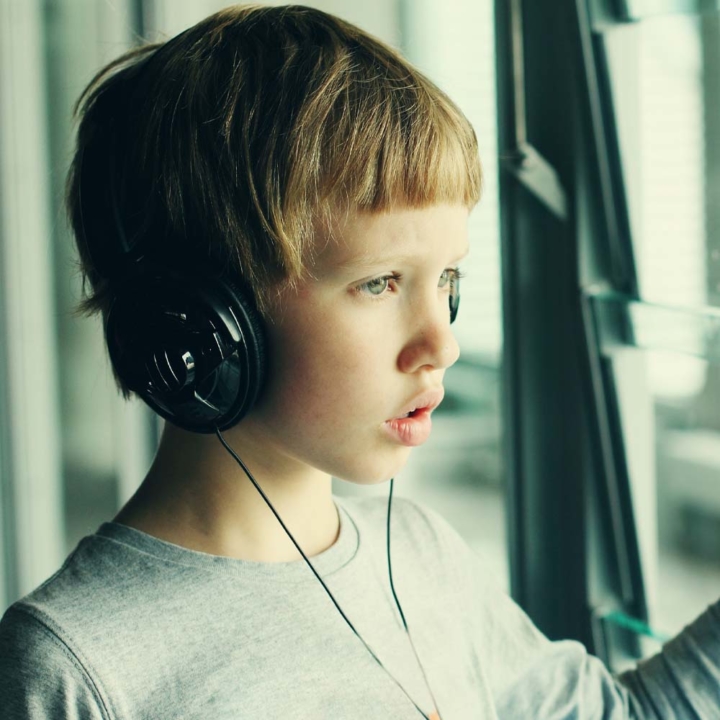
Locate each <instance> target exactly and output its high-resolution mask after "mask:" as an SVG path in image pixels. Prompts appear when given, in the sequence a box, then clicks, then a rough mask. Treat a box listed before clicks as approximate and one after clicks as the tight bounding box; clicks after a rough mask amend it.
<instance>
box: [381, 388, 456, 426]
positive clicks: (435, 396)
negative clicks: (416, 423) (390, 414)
mask: <svg viewBox="0 0 720 720" xmlns="http://www.w3.org/2000/svg"><path fill="white" fill-rule="evenodd" d="M444 395H445V392H444V391H443V389H442V388H441V387H440V388H436V389H434V390H426V391H425V392H423V393H421V394H420V395H416V396H415V397H414V398H413V399H412V400H411V401H410V402H409V403H407V404H406V405H405V407H404V408H402V412H401V413H400V414H399V415H396V416H395V417H394V418H392V419H393V420H405V419H406V418H412V417H417V416H419V415H423V414H429V413H431V412H432V411H433V410H434V409H435V408H436V407H437V406H438V405H439V404H440V403H441V402H442V399H443V397H444Z"/></svg>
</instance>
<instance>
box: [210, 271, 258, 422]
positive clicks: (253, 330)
mask: <svg viewBox="0 0 720 720" xmlns="http://www.w3.org/2000/svg"><path fill="white" fill-rule="evenodd" d="M220 282H221V283H222V286H223V289H224V291H225V292H227V293H229V294H230V295H231V296H232V304H231V305H230V307H231V308H232V309H233V311H235V312H238V311H239V312H240V313H242V315H243V316H244V317H243V320H240V318H237V319H238V321H239V322H238V324H239V325H240V326H241V327H243V328H244V330H245V332H244V338H245V345H246V346H247V349H248V354H249V355H250V356H251V358H252V361H251V363H250V366H251V367H252V372H253V373H254V377H253V378H252V383H251V384H252V385H253V386H254V387H255V388H257V393H256V395H255V397H254V398H253V401H252V404H251V405H254V404H255V401H256V400H257V398H258V397H259V395H260V393H261V392H262V389H263V388H264V387H265V381H266V377H267V368H268V362H267V360H268V343H267V333H266V331H265V322H264V320H263V319H262V316H261V315H260V311H259V310H258V307H257V304H256V302H255V300H254V297H253V295H252V293H251V292H250V291H249V290H244V289H243V288H241V287H240V285H238V284H237V283H234V282H232V281H231V280H229V279H225V280H223V281H220ZM249 409H250V408H249V407H248V410H249ZM246 412H247V411H246ZM243 414H245V413H243ZM221 429H222V428H221Z"/></svg>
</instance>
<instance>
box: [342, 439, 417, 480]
mask: <svg viewBox="0 0 720 720" xmlns="http://www.w3.org/2000/svg"><path fill="white" fill-rule="evenodd" d="M409 455H410V452H409V448H408V452H406V453H403V455H402V457H401V458H393V460H392V461H391V462H385V463H382V464H381V463H377V464H375V463H374V464H373V465H371V466H370V465H365V466H363V467H361V468H353V469H352V470H346V471H345V472H344V473H342V474H339V475H335V477H338V478H339V479H341V480H344V481H345V482H349V483H352V484H353V485H380V484H381V483H385V482H388V481H389V480H391V479H392V478H394V477H395V476H396V475H397V474H399V473H400V472H401V471H402V470H403V468H404V467H405V465H406V464H407V460H408V456H409Z"/></svg>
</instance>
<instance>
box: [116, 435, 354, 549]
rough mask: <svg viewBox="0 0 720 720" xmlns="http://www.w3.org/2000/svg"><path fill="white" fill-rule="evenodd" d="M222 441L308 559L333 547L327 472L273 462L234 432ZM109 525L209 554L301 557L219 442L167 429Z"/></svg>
mask: <svg viewBox="0 0 720 720" xmlns="http://www.w3.org/2000/svg"><path fill="white" fill-rule="evenodd" d="M225 437H226V440H227V441H228V443H229V445H230V446H231V447H232V448H233V449H234V450H235V451H236V452H237V453H238V455H239V456H240V457H241V458H242V459H243V462H245V463H246V465H247V466H248V468H249V469H250V471H251V472H252V473H253V476H254V477H255V480H256V482H257V483H258V485H259V486H260V487H261V488H262V490H263V492H264V493H265V494H266V496H267V497H268V499H269V500H270V502H271V503H272V505H273V507H274V508H275V510H276V511H277V513H278V514H279V515H280V517H281V518H282V520H283V522H284V523H285V525H286V526H287V528H288V529H289V530H290V532H291V533H292V534H293V537H294V538H295V540H296V541H297V543H298V544H299V545H300V547H301V548H302V550H303V552H304V553H305V554H306V555H307V556H308V557H311V556H314V555H318V554H319V553H321V552H323V551H324V550H327V549H328V548H329V547H330V546H331V545H333V544H334V543H335V541H336V540H337V537H338V534H339V530H340V521H339V517H338V513H337V508H336V507H335V504H334V501H333V498H332V481H331V478H330V477H329V476H328V475H327V474H325V473H322V472H320V471H318V470H316V469H314V468H309V467H307V466H305V465H301V464H299V463H295V464H294V465H293V464H292V463H290V462H288V461H287V459H286V460H285V461H284V462H280V461H279V459H277V458H276V459H275V462H273V461H272V459H271V457H270V453H269V452H268V449H267V448H254V447H253V446H252V444H251V443H249V442H248V439H247V438H243V437H242V436H241V435H240V434H239V433H238V432H233V431H229V432H228V433H226V434H225ZM115 521H116V522H119V523H122V524H123V525H128V526H129V527H133V528H135V529H137V530H141V531H143V532H145V533H147V534H149V535H152V536H154V537H157V538H159V539H161V540H164V541H166V542H171V543H173V544H175V545H180V546H182V547H186V548H188V549H190V550H196V551H199V552H204V553H208V554H211V555H221V556H225V557H232V558H236V559H241V560H249V561H254V562H290V561H295V560H301V556H300V553H299V552H298V551H297V549H296V548H295V546H294V545H293V543H292V542H291V540H290V538H289V537H288V536H287V534H286V533H285V531H284V530H283V528H282V526H281V525H280V523H279V522H278V521H277V519H276V518H275V515H274V514H273V513H272V511H271V510H270V508H269V507H268V506H267V504H266V503H265V501H264V500H263V499H262V497H261V496H260V494H259V492H258V491H257V489H256V488H255V487H254V485H253V484H252V483H251V481H250V480H249V478H248V477H247V476H246V475H245V473H244V471H243V470H242V469H241V468H240V467H239V466H238V465H237V463H236V462H235V460H234V459H233V458H232V457H231V456H230V454H229V453H228V452H227V451H226V450H225V448H223V447H222V445H221V444H220V442H219V440H218V439H217V438H216V437H215V436H214V435H197V434H193V433H188V432H184V431H182V430H179V429H177V428H175V427H173V426H171V425H170V424H166V429H165V432H164V433H163V437H162V441H161V443H160V448H159V449H158V453H157V455H156V457H155V461H154V463H153V465H152V467H151V469H150V471H149V472H148V474H147V476H146V477H145V479H144V480H143V482H142V484H141V486H140V488H139V489H138V491H137V492H136V493H135V495H134V496H133V497H132V498H131V499H130V501H129V502H128V503H127V504H126V505H125V506H124V507H123V508H122V509H121V510H120V512H119V513H118V515H117V516H116V518H115Z"/></svg>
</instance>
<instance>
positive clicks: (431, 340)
mask: <svg viewBox="0 0 720 720" xmlns="http://www.w3.org/2000/svg"><path fill="white" fill-rule="evenodd" d="M415 328H416V329H415V333H414V334H413V336H412V337H411V338H410V339H409V340H408V341H407V343H406V344H405V346H404V347H403V349H402V351H401V352H400V356H399V358H398V367H399V369H400V370H401V371H402V372H405V373H412V372H415V371H416V370H419V369H420V368H422V367H427V368H429V369H432V370H444V369H445V368H449V367H450V366H451V365H454V364H455V363H456V362H457V359H458V358H459V357H460V347H459V346H458V343H457V340H456V339H455V336H454V335H453V333H452V331H451V330H450V316H449V314H448V311H447V307H446V306H445V307H444V308H440V310H439V311H434V312H432V313H425V314H423V322H420V323H417V324H416V325H415Z"/></svg>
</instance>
